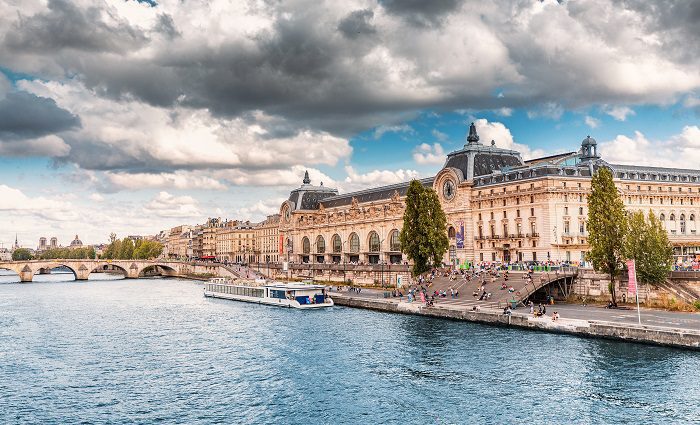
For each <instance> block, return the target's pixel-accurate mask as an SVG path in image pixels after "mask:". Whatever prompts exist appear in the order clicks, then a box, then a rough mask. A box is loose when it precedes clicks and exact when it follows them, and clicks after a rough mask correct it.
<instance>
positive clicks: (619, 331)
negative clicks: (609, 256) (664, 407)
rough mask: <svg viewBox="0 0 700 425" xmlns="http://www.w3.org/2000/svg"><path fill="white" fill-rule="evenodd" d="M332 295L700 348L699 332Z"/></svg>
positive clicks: (422, 311) (375, 305) (358, 304)
mask: <svg viewBox="0 0 700 425" xmlns="http://www.w3.org/2000/svg"><path fill="white" fill-rule="evenodd" d="M331 296H332V298H333V301H334V302H335V304H337V305H342V306H347V307H355V308H364V309H370V310H378V311H386V312H391V313H402V314H415V315H421V316H429V317H438V318H444V319H452V320H464V321H468V322H476V323H484V324H489V325H497V326H508V327H518V328H523V329H530V330H538V331H544V332H554V333H565V334H572V335H578V336H583V337H590V338H605V339H612V340H620V341H627V342H635V343H644V344H653V345H663V346H671V347H679V348H685V349H691V350H700V331H691V330H685V329H674V328H663V327H656V326H639V325H632V324H629V325H628V324H619V323H611V322H600V321H591V320H577V319H559V320H557V321H552V320H551V317H544V318H534V317H530V316H529V315H520V314H513V315H511V316H507V315H504V314H502V312H500V311H497V310H486V309H482V310H480V311H473V310H469V309H466V308H455V307H447V306H433V307H425V306H423V305H422V304H421V303H417V302H414V303H407V302H398V303H397V302H395V301H390V300H384V299H372V298H362V297H353V296H349V295H344V294H338V293H332V294H331Z"/></svg>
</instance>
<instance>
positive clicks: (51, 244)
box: [49, 236, 58, 249]
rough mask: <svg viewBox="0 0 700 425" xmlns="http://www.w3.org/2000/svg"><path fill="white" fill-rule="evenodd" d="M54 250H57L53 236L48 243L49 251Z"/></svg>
mask: <svg viewBox="0 0 700 425" xmlns="http://www.w3.org/2000/svg"><path fill="white" fill-rule="evenodd" d="M54 248H58V239H56V237H55V236H54V237H53V238H51V240H50V241H49V249H54Z"/></svg>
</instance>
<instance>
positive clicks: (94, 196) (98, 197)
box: [90, 193, 105, 202]
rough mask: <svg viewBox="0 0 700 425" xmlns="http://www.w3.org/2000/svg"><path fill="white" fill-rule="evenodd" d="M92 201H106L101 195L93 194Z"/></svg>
mask: <svg viewBox="0 0 700 425" xmlns="http://www.w3.org/2000/svg"><path fill="white" fill-rule="evenodd" d="M90 200H91V201H95V202H102V201H104V200H105V197H104V196H102V195H100V194H99V193H93V194H91V195H90Z"/></svg>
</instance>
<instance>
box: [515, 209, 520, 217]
mask: <svg viewBox="0 0 700 425" xmlns="http://www.w3.org/2000/svg"><path fill="white" fill-rule="evenodd" d="M515 216H516V217H518V218H520V210H516V211H515Z"/></svg>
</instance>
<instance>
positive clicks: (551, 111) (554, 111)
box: [527, 102, 564, 120]
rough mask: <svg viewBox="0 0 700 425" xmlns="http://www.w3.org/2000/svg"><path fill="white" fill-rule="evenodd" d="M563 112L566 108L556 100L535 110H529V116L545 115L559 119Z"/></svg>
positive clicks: (545, 116)
mask: <svg viewBox="0 0 700 425" xmlns="http://www.w3.org/2000/svg"><path fill="white" fill-rule="evenodd" d="M563 114H564V108H563V107H562V106H561V105H560V104H558V103H556V102H547V103H545V104H543V105H542V106H540V107H539V108H537V109H535V110H530V111H527V117H528V118H530V119H532V118H538V117H544V118H549V119H553V120H558V119H559V118H561V116H562V115H563Z"/></svg>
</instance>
